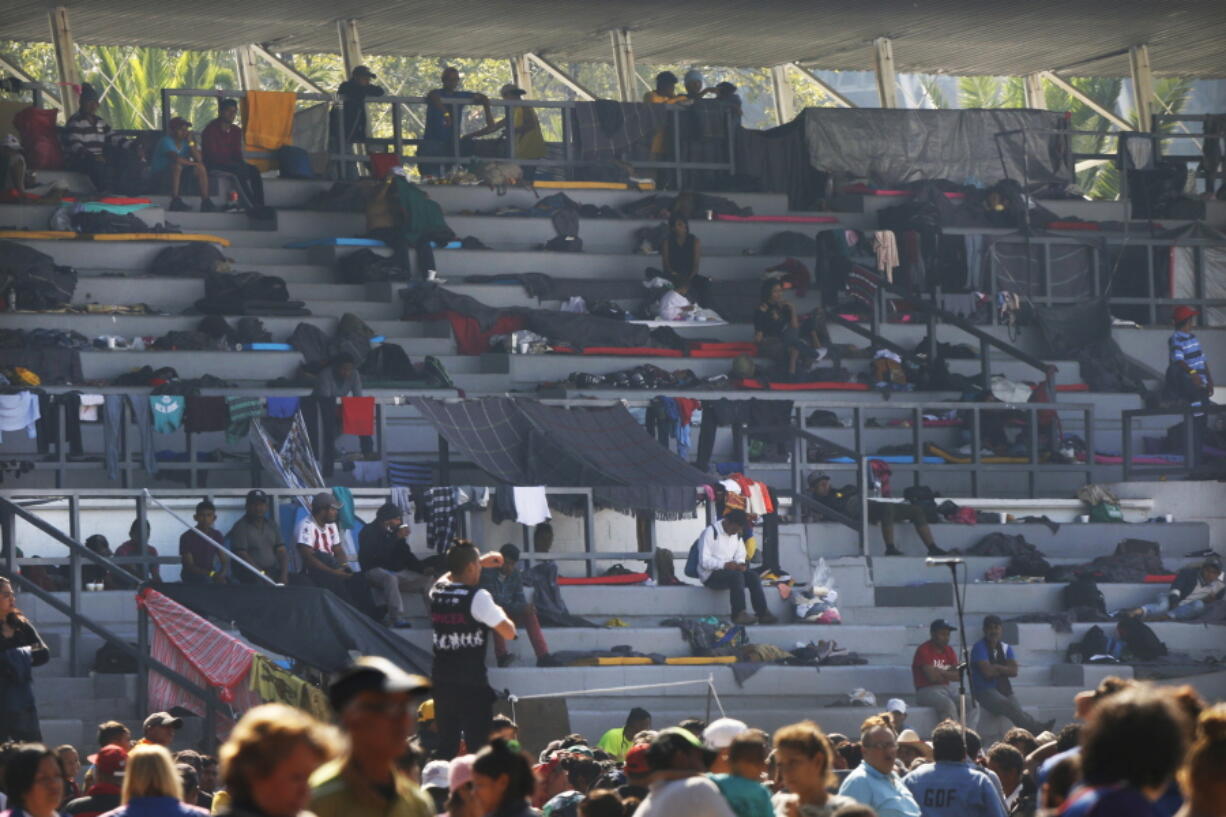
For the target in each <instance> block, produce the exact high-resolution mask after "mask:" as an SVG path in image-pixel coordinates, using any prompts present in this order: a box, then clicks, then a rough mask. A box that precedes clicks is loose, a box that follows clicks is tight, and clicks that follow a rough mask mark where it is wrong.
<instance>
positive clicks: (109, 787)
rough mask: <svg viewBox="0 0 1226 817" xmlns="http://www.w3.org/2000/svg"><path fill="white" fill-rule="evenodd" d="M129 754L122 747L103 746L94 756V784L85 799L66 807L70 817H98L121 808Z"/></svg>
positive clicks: (65, 811) (70, 803) (77, 800)
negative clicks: (121, 794) (124, 774)
mask: <svg viewBox="0 0 1226 817" xmlns="http://www.w3.org/2000/svg"><path fill="white" fill-rule="evenodd" d="M127 762H128V753H127V752H126V751H124V749H123V747H120V746H113V745H112V746H103V747H102V748H101V749H99V750H98V754H96V755H94V784H93V785H92V786H90V787H89V791H87V792H86V794H85V796H84V797H78V798H77V799H75V800H72V801H71V802H69V803H68V805H66V806H65V807H64V814H67V815H69V817H98V815H99V814H105V813H106V812H108V811H111V810H113V809H117V808H119V800H120V789H121V788H122V786H123V771H124V766H125V765H127Z"/></svg>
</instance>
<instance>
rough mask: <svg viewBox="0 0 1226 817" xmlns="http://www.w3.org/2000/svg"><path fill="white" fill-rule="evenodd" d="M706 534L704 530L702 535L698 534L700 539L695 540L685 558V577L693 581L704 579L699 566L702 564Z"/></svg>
mask: <svg viewBox="0 0 1226 817" xmlns="http://www.w3.org/2000/svg"><path fill="white" fill-rule="evenodd" d="M706 532H707V531H706V528H704V529H703V531H702V533H700V534H698V538H697V539H695V540H694V544H692V545H690V552H689V553H688V554H687V555H686V557H685V575H687V576H689V577H690V578H691V579H699V578H702V574H700V573H699V572H698V566H699V565H701V564H702V537H703V534H705V533H706Z"/></svg>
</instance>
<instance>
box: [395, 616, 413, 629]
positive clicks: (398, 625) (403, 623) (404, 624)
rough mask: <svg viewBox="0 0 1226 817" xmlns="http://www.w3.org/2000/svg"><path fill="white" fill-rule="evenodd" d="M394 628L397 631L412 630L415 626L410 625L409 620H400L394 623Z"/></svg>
mask: <svg viewBox="0 0 1226 817" xmlns="http://www.w3.org/2000/svg"><path fill="white" fill-rule="evenodd" d="M392 628H393V629H396V630H411V629H413V625H412V624H410V623H409V620H408V619H407V618H398V619H396V620H395V621H393V622H392Z"/></svg>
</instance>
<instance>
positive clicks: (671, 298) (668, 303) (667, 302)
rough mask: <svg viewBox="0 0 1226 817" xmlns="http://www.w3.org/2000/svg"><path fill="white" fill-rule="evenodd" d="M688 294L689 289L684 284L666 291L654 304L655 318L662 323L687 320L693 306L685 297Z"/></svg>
mask: <svg viewBox="0 0 1226 817" xmlns="http://www.w3.org/2000/svg"><path fill="white" fill-rule="evenodd" d="M688 294H689V287H688V286H687V285H686V284H684V283H681V284H678V285H677V286H676V287H674V288H673V289H670V290H668V291H666V292H665V293H664V294H663V295H661V296H660V300H659V302H658V303H657V304H656V318H657V319H658V320H662V321H684V320H689V317H690V313H692V312H693V311H694V304H693V303H692V302H691V301H690V299H689V298H688V297H686V296H687V295H688Z"/></svg>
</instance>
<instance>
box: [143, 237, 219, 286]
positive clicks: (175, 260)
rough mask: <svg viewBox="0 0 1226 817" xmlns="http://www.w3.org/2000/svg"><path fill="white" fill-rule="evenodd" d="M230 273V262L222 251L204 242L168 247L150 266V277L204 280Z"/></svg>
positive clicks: (156, 256) (154, 258) (155, 257)
mask: <svg viewBox="0 0 1226 817" xmlns="http://www.w3.org/2000/svg"><path fill="white" fill-rule="evenodd" d="M229 271H230V262H229V261H228V260H227V259H226V257H225V256H224V255H222V254H221V250H219V249H217V247H216V246H215V245H213V244H205V243H202V242H195V243H192V244H180V245H179V246H176V247H167V248H166V249H164V250H162V251H161V252H159V253H158V254H157V255H155V256H154V257H153V261H152V262H151V263H150V264H149V274H150V275H158V276H166V277H172V278H204V277H206V276H208V275H209V274H210V273H215V272H229Z"/></svg>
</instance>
